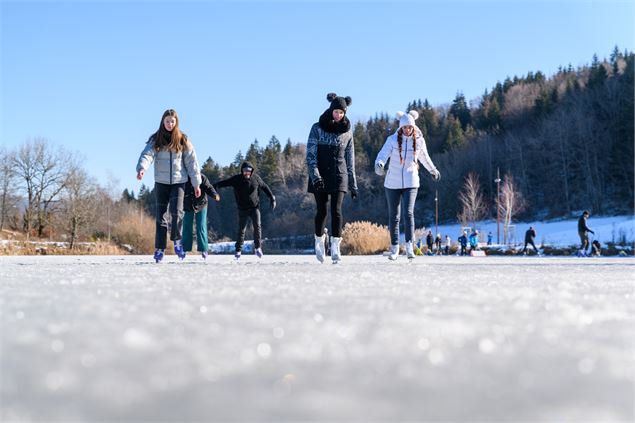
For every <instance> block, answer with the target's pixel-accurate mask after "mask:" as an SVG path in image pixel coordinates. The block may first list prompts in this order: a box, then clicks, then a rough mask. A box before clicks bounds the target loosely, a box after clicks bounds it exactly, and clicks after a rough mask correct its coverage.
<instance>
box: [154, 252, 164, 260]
mask: <svg viewBox="0 0 635 423" xmlns="http://www.w3.org/2000/svg"><path fill="white" fill-rule="evenodd" d="M163 255H164V253H163V250H162V249H160V248H157V249H156V250H155V251H154V261H155V262H157V263H160V262H161V260H163Z"/></svg>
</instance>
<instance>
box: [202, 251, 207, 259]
mask: <svg viewBox="0 0 635 423" xmlns="http://www.w3.org/2000/svg"><path fill="white" fill-rule="evenodd" d="M207 255H208V252H207V251H203V252H202V253H201V257H202V258H203V260H207Z"/></svg>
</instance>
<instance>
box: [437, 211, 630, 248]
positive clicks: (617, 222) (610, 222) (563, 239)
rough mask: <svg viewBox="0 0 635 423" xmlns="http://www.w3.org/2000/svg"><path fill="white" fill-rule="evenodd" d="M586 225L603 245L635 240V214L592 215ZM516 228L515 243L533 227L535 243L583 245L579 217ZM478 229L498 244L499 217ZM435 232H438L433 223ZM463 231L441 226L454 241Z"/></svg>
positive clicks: (443, 234) (453, 226)
mask: <svg viewBox="0 0 635 423" xmlns="http://www.w3.org/2000/svg"><path fill="white" fill-rule="evenodd" d="M587 225H588V227H589V228H591V229H592V230H593V231H594V232H595V235H593V234H589V236H590V237H591V239H592V240H593V239H597V240H599V241H600V243H601V244H602V245H606V243H608V242H617V243H619V242H621V241H622V240H624V241H626V242H627V243H631V244H632V243H633V242H635V216H633V215H627V216H610V217H595V216H591V217H590V218H589V219H588V220H587ZM514 226H515V230H514V232H515V233H514V235H513V236H512V241H513V242H512V243H515V244H521V245H522V243H524V240H525V231H527V229H529V227H530V226H533V227H534V229H535V230H536V233H537V236H536V244H538V245H540V244H545V245H551V246H558V247H568V246H572V245H580V238H579V237H578V219H577V218H576V219H568V220H554V221H547V222H514ZM476 228H477V229H478V230H479V232H480V233H481V241H486V240H487V233H488V232H491V233H492V235H493V241H494V243H496V220H494V221H491V220H487V221H482V222H478V223H477V224H476ZM428 229H432V232H433V233H434V232H435V228H434V226H433V227H432V228H428ZM462 231H463V229H462V226H461V225H460V224H458V223H457V224H455V225H439V233H441V234H442V236H443V237H445V235H446V234H448V235H450V237H451V238H452V240H453V241H454V242H456V239H457V238H458V237H459V236H460V235H461V232H462ZM500 240H501V243H502V242H503V224H502V222H501V224H500Z"/></svg>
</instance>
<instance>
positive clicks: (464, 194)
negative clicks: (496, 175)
mask: <svg viewBox="0 0 635 423" xmlns="http://www.w3.org/2000/svg"><path fill="white" fill-rule="evenodd" d="M459 200H460V202H461V205H462V210H461V212H460V213H459V216H458V218H459V220H460V221H461V222H463V223H464V224H465V223H467V222H470V223H471V224H472V227H474V226H475V223H476V221H477V220H480V219H482V218H483V217H485V215H486V213H487V204H486V203H485V199H484V198H483V194H482V192H481V183H480V182H479V181H478V175H477V174H476V173H474V172H470V173H468V175H467V176H466V177H465V182H464V183H463V189H462V190H461V192H459Z"/></svg>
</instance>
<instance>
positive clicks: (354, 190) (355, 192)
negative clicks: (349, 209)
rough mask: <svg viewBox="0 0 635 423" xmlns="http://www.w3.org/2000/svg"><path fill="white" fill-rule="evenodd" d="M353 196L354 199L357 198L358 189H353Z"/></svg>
mask: <svg viewBox="0 0 635 423" xmlns="http://www.w3.org/2000/svg"><path fill="white" fill-rule="evenodd" d="M351 198H352V199H353V200H354V199H356V198H357V190H356V189H352V190H351Z"/></svg>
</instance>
